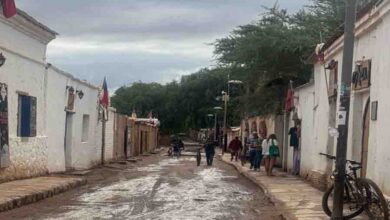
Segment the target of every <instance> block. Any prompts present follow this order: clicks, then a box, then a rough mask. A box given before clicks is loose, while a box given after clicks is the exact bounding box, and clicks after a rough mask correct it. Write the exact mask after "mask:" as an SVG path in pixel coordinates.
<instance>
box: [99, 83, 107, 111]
mask: <svg viewBox="0 0 390 220" xmlns="http://www.w3.org/2000/svg"><path fill="white" fill-rule="evenodd" d="M100 105H102V106H103V107H104V108H107V107H108V105H109V98H108V89H107V81H106V77H104V81H103V93H102V95H101V97H100Z"/></svg>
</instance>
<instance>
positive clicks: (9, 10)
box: [1, 0, 16, 18]
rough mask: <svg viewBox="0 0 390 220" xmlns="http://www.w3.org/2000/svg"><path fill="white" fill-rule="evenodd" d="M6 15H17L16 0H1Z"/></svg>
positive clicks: (7, 16)
mask: <svg viewBox="0 0 390 220" xmlns="http://www.w3.org/2000/svg"><path fill="white" fill-rule="evenodd" d="M1 4H2V6H3V14H4V17H6V18H10V17H12V16H14V15H16V5H15V0H1Z"/></svg>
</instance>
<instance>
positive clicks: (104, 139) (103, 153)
mask: <svg viewBox="0 0 390 220" xmlns="http://www.w3.org/2000/svg"><path fill="white" fill-rule="evenodd" d="M105 110H106V111H107V114H108V109H105V108H103V107H102V116H103V117H102V152H101V162H102V165H104V160H105V158H104V156H105V151H106V150H105V147H106V111H105Z"/></svg>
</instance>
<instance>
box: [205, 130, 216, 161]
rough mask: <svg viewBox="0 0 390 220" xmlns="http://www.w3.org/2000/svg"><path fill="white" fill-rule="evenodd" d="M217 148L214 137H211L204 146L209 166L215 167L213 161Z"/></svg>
mask: <svg viewBox="0 0 390 220" xmlns="http://www.w3.org/2000/svg"><path fill="white" fill-rule="evenodd" d="M215 147H216V143H215V141H213V139H212V137H209V138H208V139H207V142H206V144H205V145H204V150H205V153H206V162H207V166H212V165H213V159H214V155H215Z"/></svg>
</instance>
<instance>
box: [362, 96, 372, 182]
mask: <svg viewBox="0 0 390 220" xmlns="http://www.w3.org/2000/svg"><path fill="white" fill-rule="evenodd" d="M370 115H371V110H370V100H368V101H367V104H366V107H365V110H364V116H363V117H364V118H363V137H362V160H361V162H362V166H363V168H362V171H361V176H362V177H365V176H366V173H367V157H368V143H369V142H368V141H369V137H370Z"/></svg>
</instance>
